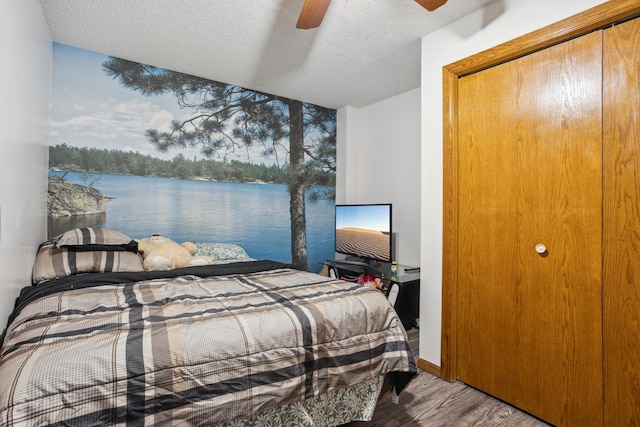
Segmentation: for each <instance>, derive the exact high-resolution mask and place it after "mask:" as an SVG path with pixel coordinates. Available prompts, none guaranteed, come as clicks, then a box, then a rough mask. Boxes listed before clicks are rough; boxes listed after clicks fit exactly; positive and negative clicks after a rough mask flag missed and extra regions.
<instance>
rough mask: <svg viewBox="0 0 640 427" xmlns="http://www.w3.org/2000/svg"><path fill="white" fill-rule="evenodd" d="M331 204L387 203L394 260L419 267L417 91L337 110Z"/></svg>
mask: <svg viewBox="0 0 640 427" xmlns="http://www.w3.org/2000/svg"><path fill="white" fill-rule="evenodd" d="M337 140H338V141H337V145H338V147H337V153H336V154H337V169H338V171H337V179H338V181H337V182H336V203H392V204H393V207H392V216H393V224H392V228H393V233H394V235H395V238H396V259H397V260H398V262H400V263H401V264H406V265H414V266H416V265H419V262H420V179H419V177H420V154H419V153H420V89H419V88H418V89H414V90H411V91H408V92H405V93H402V94H400V95H397V96H394V97H392V98H388V99H386V100H384V101H381V102H377V103H375V104H371V105H368V106H366V107H363V108H359V109H358V108H353V107H344V108H341V109H340V110H338V135H337Z"/></svg>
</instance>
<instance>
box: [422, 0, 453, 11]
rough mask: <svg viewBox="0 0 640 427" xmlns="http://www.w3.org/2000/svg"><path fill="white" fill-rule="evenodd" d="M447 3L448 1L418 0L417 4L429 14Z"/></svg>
mask: <svg viewBox="0 0 640 427" xmlns="http://www.w3.org/2000/svg"><path fill="white" fill-rule="evenodd" d="M446 2H447V0H416V3H418V4H419V5H420V6H422V7H424V8H425V9H427V10H428V11H429V12H433V11H434V10H436V9H437V8H439V7H440V6H442V5H443V4H445V3H446Z"/></svg>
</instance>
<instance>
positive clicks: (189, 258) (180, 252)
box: [136, 234, 213, 271]
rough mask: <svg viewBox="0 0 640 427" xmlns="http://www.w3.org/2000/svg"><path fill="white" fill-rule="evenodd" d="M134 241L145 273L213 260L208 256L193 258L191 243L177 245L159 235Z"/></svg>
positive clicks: (201, 263)
mask: <svg viewBox="0 0 640 427" xmlns="http://www.w3.org/2000/svg"><path fill="white" fill-rule="evenodd" d="M136 241H137V242H138V252H140V254H141V255H142V259H143V262H142V265H143V266H144V269H145V271H151V270H171V269H173V268H181V267H190V266H194V265H209V264H212V263H213V260H212V259H211V258H210V257H208V256H194V254H195V253H196V245H195V244H194V243H192V242H184V243H182V244H178V243H176V242H174V241H173V240H171V239H169V238H168V237H164V236H161V235H159V234H154V235H152V236H151V237H145V238H142V239H139V240H136Z"/></svg>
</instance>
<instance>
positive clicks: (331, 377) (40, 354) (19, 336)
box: [0, 229, 416, 426]
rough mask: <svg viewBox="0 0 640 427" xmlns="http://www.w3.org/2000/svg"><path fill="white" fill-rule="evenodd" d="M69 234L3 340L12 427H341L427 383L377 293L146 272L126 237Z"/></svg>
mask: <svg viewBox="0 0 640 427" xmlns="http://www.w3.org/2000/svg"><path fill="white" fill-rule="evenodd" d="M73 232H74V233H75V237H73V236H72V238H70V239H69V238H68V237H69V236H68V235H67V239H66V240H65V239H63V237H64V235H63V236H58V237H56V238H54V239H52V240H50V241H48V242H45V243H44V244H43V245H41V247H40V249H39V251H38V255H37V257H36V262H35V263H34V285H33V286H28V287H25V288H24V289H23V290H22V291H21V293H20V296H19V297H18V299H17V301H16V304H15V309H14V311H13V313H12V314H11V316H10V318H9V321H8V324H7V328H6V330H5V331H4V334H3V337H2V339H3V341H2V342H3V344H2V349H1V354H0V384H1V386H0V425H18V424H19V425H65V426H66V425H82V426H88V425H114V424H120V425H207V426H209V425H221V426H241V425H248V426H253V425H260V426H269V425H273V426H279V425H302V426H335V425H340V424H343V423H347V422H349V421H352V420H368V419H371V415H372V414H373V410H374V409H375V403H376V400H377V398H378V396H379V395H380V393H381V390H383V388H384V384H389V385H390V386H391V393H394V394H396V395H397V394H398V393H400V392H401V391H402V390H403V389H404V387H405V386H406V385H407V384H408V383H409V382H410V381H411V379H412V378H413V377H414V376H415V374H416V366H415V363H414V358H413V356H412V354H411V351H410V349H409V346H408V343H407V339H406V332H405V330H404V329H403V327H402V324H401V322H400V320H399V319H398V316H397V315H396V313H395V312H394V310H393V309H392V307H391V305H390V304H389V303H388V301H387V300H386V298H385V297H384V296H383V295H382V294H381V293H380V292H379V291H377V290H375V289H373V288H366V287H362V286H359V285H357V284H354V283H349V282H344V281H340V280H336V279H332V278H328V277H324V276H321V275H318V274H314V273H310V272H305V271H299V270H295V269H293V268H290V266H289V265H287V264H282V263H279V262H274V261H268V260H251V259H249V260H246V259H244V258H243V259H242V260H236V259H233V258H229V259H226V262H224V263H218V264H216V265H209V266H199V267H187V268H182V269H174V270H169V271H143V269H142V268H141V261H140V265H138V264H137V262H138V261H137V257H139V254H137V252H136V251H135V241H131V239H129V238H128V237H127V236H124V235H122V236H120V235H121V233H118V232H115V231H113V230H99V229H89V230H88V231H87V229H81V230H79V231H78V230H74V231H73ZM87 236H88V237H87ZM115 237H117V238H115ZM63 240H64V241H63ZM61 241H63V243H62V244H61ZM87 270H91V271H87Z"/></svg>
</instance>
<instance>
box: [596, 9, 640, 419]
mask: <svg viewBox="0 0 640 427" xmlns="http://www.w3.org/2000/svg"><path fill="white" fill-rule="evenodd" d="M603 77H604V94H603V101H604V102H603V105H604V117H603V123H604V174H605V180H604V194H605V198H604V245H605V246H604V349H605V351H604V355H605V359H604V361H605V364H604V372H605V388H604V391H605V394H604V402H605V425H607V426H637V425H640V19H635V20H633V21H629V22H625V23H623V24H620V25H617V26H614V27H612V28H609V29H607V30H605V31H604V70H603Z"/></svg>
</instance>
